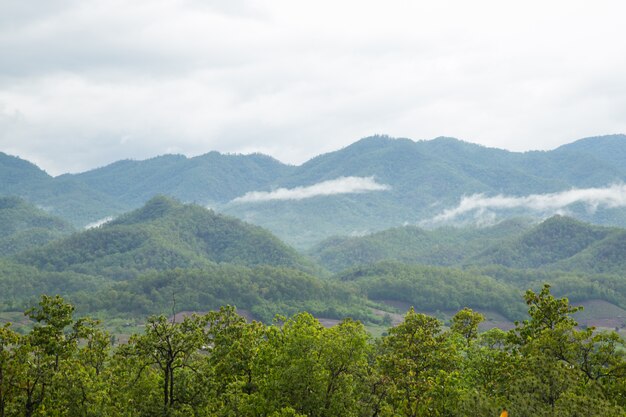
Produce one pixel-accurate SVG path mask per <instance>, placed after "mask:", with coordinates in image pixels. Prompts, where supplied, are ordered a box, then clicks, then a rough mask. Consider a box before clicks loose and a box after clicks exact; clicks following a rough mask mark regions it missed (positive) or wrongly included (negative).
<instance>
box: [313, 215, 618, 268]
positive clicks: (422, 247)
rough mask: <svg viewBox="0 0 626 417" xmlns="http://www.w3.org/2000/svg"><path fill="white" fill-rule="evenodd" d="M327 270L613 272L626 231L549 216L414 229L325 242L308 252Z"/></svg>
mask: <svg viewBox="0 0 626 417" xmlns="http://www.w3.org/2000/svg"><path fill="white" fill-rule="evenodd" d="M309 253H310V254H311V256H312V257H313V258H314V259H315V260H317V261H318V262H319V263H320V264H321V265H323V266H324V267H326V268H328V269H329V270H331V271H341V270H343V269H347V268H351V267H355V266H358V265H363V264H372V263H376V262H380V261H386V260H393V261H399V262H404V263H410V264H423V265H439V266H457V267H467V266H471V265H500V266H504V267H507V268H515V269H535V268H542V269H547V270H563V271H579V272H587V273H617V274H623V273H624V271H626V230H624V229H619V228H610V227H603V226H595V225H591V224H588V223H583V222H580V221H578V220H575V219H572V218H569V217H565V216H553V217H551V218H549V219H547V220H545V221H543V222H541V223H539V224H537V225H533V223H531V222H530V221H529V220H527V219H511V220H507V221H504V222H502V223H500V224H497V225H495V226H491V227H484V228H477V227H466V228H451V227H449V228H440V229H435V230H424V229H420V228H417V227H415V226H405V227H401V228H393V229H388V230H385V231H382V232H378V233H374V234H370V235H366V236H362V237H336V238H331V239H328V240H325V241H324V242H322V243H320V244H318V245H317V246H315V247H314V248H313V249H311V251H310V252H309Z"/></svg>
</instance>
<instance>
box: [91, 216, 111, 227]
mask: <svg viewBox="0 0 626 417" xmlns="http://www.w3.org/2000/svg"><path fill="white" fill-rule="evenodd" d="M111 220H113V217H111V216H108V217H105V218H103V219H100V220H96V221H95V222H93V223H89V224H87V225H85V230H87V229H94V228H96V227H100V226H102V225H103V224H105V223H108V222H110V221H111Z"/></svg>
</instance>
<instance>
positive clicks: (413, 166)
mask: <svg viewBox="0 0 626 417" xmlns="http://www.w3.org/2000/svg"><path fill="white" fill-rule="evenodd" d="M624 149H626V136H624V135H613V136H605V137H597V138H588V139H582V140H579V141H576V142H573V143H571V144H569V145H564V146H562V147H560V148H558V149H555V150H552V151H541V152H538V151H535V152H524V153H520V152H509V151H506V150H502V149H494V148H488V147H484V146H480V145H476V144H472V143H468V142H463V141H460V140H457V139H453V138H445V137H441V138H436V139H433V140H428V141H413V140H410V139H393V138H389V137H386V136H373V137H369V138H364V139H362V140H359V141H357V142H355V143H353V144H352V145H350V146H347V147H345V148H343V149H340V150H337V151H334V152H330V153H326V154H323V155H319V156H317V157H315V158H312V159H311V160H309V161H307V162H305V163H303V164H302V165H300V166H295V167H294V166H289V165H285V164H282V163H280V162H278V161H276V160H274V159H272V158H270V157H268V156H263V155H259V154H253V155H224V154H220V153H217V152H209V153H207V154H205V155H201V156H197V157H193V158H188V157H185V156H182V155H164V156H160V157H156V158H152V159H148V160H145V161H131V160H124V161H119V162H116V163H113V164H111V165H108V166H105V167H102V168H98V169H94V170H91V171H88V172H84V173H81V174H75V175H62V176H60V177H56V178H51V177H49V176H48V175H47V174H45V172H43V171H41V170H39V169H38V168H37V167H36V166H34V165H32V164H29V163H28V162H26V161H22V160H20V159H18V158H14V157H9V156H7V155H3V157H2V158H0V163H2V165H1V168H0V182H2V185H3V187H2V188H0V189H2V190H3V191H2V193H3V194H5V193H7V192H9V191H12V192H14V193H16V194H17V195H19V196H21V197H23V198H25V199H27V200H28V201H30V202H33V203H35V204H37V205H39V206H42V207H46V209H47V210H49V211H50V212H51V213H53V214H56V215H61V216H63V217H64V218H66V219H67V220H69V221H71V222H72V223H73V224H74V225H75V226H84V225H86V224H88V223H92V222H95V221H98V220H100V219H102V218H105V217H108V216H116V215H119V214H121V213H123V212H126V211H128V210H130V209H134V208H138V207H140V206H141V205H142V204H144V203H145V202H146V201H147V200H149V199H150V198H151V197H153V196H154V195H157V194H163V195H169V196H173V197H175V198H178V199H181V200H182V201H186V202H195V203H197V204H202V205H208V206H211V207H213V208H214V209H216V210H218V211H220V212H223V213H226V214H230V215H234V216H236V217H238V218H240V219H243V220H245V221H248V222H252V223H254V224H257V225H260V226H262V227H265V228H267V229H269V230H271V231H272V232H273V233H274V234H276V235H277V236H278V237H280V238H281V239H283V240H285V241H286V242H288V243H289V244H291V245H294V246H296V247H298V248H300V249H308V248H310V247H312V246H314V245H315V244H317V243H319V242H321V241H322V240H324V239H326V238H329V237H331V236H337V235H347V236H354V235H363V234H368V233H373V232H377V231H381V230H384V229H388V228H392V227H399V226H401V225H404V224H428V223H429V221H431V220H432V219H433V218H435V216H437V215H440V214H442V213H443V212H444V211H445V210H450V209H452V208H454V207H456V206H457V205H458V204H459V203H460V202H461V200H462V199H463V198H464V197H467V196H472V195H477V194H480V195H482V196H483V197H485V198H487V197H494V196H498V195H504V196H511V197H518V198H523V197H525V196H529V195H540V194H546V193H556V192H565V191H568V190H572V189H576V188H590V187H607V186H610V185H612V184H619V183H622V182H624V181H625V180H626V157H625V153H626V151H624ZM345 177H359V178H370V179H371V180H372V181H375V182H376V183H377V184H380V185H382V186H384V187H385V189H384V190H378V191H369V192H360V193H353V192H351V191H350V190H345V189H335V190H333V193H331V194H330V195H328V194H323V193H322V194H315V193H313V194H309V195H308V196H307V198H299V197H281V198H278V197H276V198H266V199H265V200H263V201H242V200H236V201H233V200H235V199H236V198H237V197H241V196H243V195H245V194H246V193H249V192H255V191H256V192H265V193H271V192H273V191H276V190H279V189H280V190H283V189H284V190H294V189H295V190H302V189H304V188H306V187H315V186H317V187H320V184H324V181H330V180H337V179H339V178H345ZM326 187H332V186H328V185H327V186H326ZM5 190H6V191H5ZM564 204H566V206H564V207H556V208H550V209H549V210H548V211H547V212H543V211H541V209H535V210H533V209H530V208H528V207H526V206H524V204H520V205H519V206H513V207H510V208H506V207H500V208H497V209H496V210H494V211H490V210H489V208H488V207H484V208H483V209H482V210H481V209H480V208H477V209H476V210H470V211H468V212H464V213H461V214H460V215H459V216H457V217H454V218H453V219H451V221H452V223H453V224H456V223H459V222H460V223H463V222H465V223H472V222H480V221H482V220H484V219H483V218H482V217H481V216H487V219H488V220H489V219H490V217H489V216H496V217H497V218H498V219H502V218H507V217H511V216H536V217H539V218H541V217H545V216H546V215H550V214H554V213H556V212H559V210H558V209H560V208H566V209H567V212H568V213H570V214H571V215H572V216H573V217H576V218H578V219H581V220H584V221H587V222H591V223H597V224H604V225H618V226H626V209H625V208H624V207H619V206H617V207H607V206H604V205H602V204H599V205H595V206H594V207H595V209H594V210H589V209H588V207H587V206H586V205H585V204H584V203H582V202H578V203H564ZM445 224H446V223H444V225H445ZM440 225H441V224H435V225H434V226H440Z"/></svg>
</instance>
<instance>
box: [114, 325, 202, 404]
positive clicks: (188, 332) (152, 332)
mask: <svg viewBox="0 0 626 417" xmlns="http://www.w3.org/2000/svg"><path fill="white" fill-rule="evenodd" d="M206 324H207V317H206V316H197V315H193V316H188V317H185V318H184V319H183V321H182V322H181V323H176V322H173V321H169V320H168V319H167V318H166V317H165V316H152V317H150V318H148V322H147V324H146V332H145V334H143V335H133V336H132V337H131V339H130V340H129V342H128V347H127V348H126V349H124V350H123V351H122V354H125V355H136V356H137V357H138V358H139V360H140V361H141V362H142V365H141V366H140V368H139V374H140V373H141V372H143V370H144V369H145V368H146V367H154V368H156V369H157V370H158V371H159V372H160V376H161V388H162V404H163V415H168V414H169V413H170V410H171V409H173V408H174V406H175V405H176V403H177V402H178V401H179V396H177V392H176V376H177V373H178V371H179V370H181V369H184V368H191V369H194V367H195V366H197V363H196V362H195V361H194V360H195V359H196V358H197V355H198V351H199V350H200V349H201V348H202V347H203V346H204V343H205V333H204V327H205V326H206ZM138 376H139V375H138Z"/></svg>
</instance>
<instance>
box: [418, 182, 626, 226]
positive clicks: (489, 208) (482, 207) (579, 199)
mask: <svg viewBox="0 0 626 417" xmlns="http://www.w3.org/2000/svg"><path fill="white" fill-rule="evenodd" d="M572 204H584V205H585V206H586V207H587V210H589V211H590V212H594V211H595V210H597V209H598V208H599V207H604V208H616V207H626V184H615V185H612V186H609V187H605V188H579V189H571V190H568V191H561V192H558V193H550V194H531V195H527V196H523V197H512V196H504V195H498V196H495V197H486V196H485V195H484V194H474V195H471V196H469V197H463V198H462V199H461V202H460V203H459V205H458V206H456V207H454V208H451V209H448V210H444V211H443V212H442V213H441V214H439V215H437V216H435V217H433V218H432V219H431V220H430V221H428V223H445V222H450V221H454V220H456V219H457V218H459V217H461V216H464V215H468V214H472V213H473V214H474V217H475V218H477V219H480V218H483V217H485V216H493V213H492V212H493V211H497V210H510V209H526V210H530V211H532V212H534V213H540V214H546V213H553V214H561V213H566V212H567V211H566V210H567V207H568V206H571V205H572Z"/></svg>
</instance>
